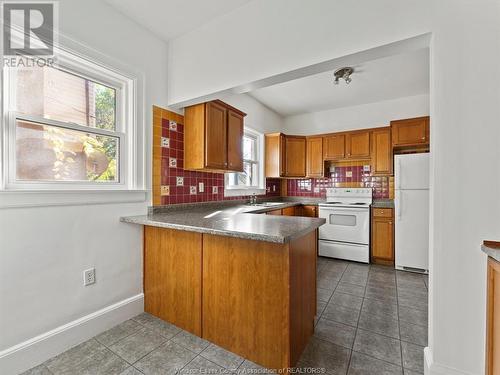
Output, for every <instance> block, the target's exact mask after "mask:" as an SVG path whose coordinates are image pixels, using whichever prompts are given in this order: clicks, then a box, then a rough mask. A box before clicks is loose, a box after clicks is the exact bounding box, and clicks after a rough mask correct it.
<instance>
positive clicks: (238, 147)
mask: <svg viewBox="0 0 500 375" xmlns="http://www.w3.org/2000/svg"><path fill="white" fill-rule="evenodd" d="M242 147H243V116H242V115H240V114H239V113H236V112H234V111H231V110H229V111H228V114H227V164H228V165H227V169H228V170H231V171H239V172H242V171H243V150H242Z"/></svg>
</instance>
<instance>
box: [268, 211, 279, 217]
mask: <svg viewBox="0 0 500 375" xmlns="http://www.w3.org/2000/svg"><path fill="white" fill-rule="evenodd" d="M266 215H277V216H281V210H273V211H267V212H266Z"/></svg>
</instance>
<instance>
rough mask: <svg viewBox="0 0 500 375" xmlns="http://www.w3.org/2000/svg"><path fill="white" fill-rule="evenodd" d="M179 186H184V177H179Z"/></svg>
mask: <svg viewBox="0 0 500 375" xmlns="http://www.w3.org/2000/svg"><path fill="white" fill-rule="evenodd" d="M176 182H177V186H184V177H177V180H176Z"/></svg>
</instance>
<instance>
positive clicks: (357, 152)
mask: <svg viewBox="0 0 500 375" xmlns="http://www.w3.org/2000/svg"><path fill="white" fill-rule="evenodd" d="M346 157H347V159H369V158H370V132H369V131H354V132H349V133H347V134H346Z"/></svg>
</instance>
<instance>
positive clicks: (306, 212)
mask: <svg viewBox="0 0 500 375" xmlns="http://www.w3.org/2000/svg"><path fill="white" fill-rule="evenodd" d="M317 210H318V208H317V207H316V206H302V209H301V213H300V216H306V217H317V216H318V215H317V212H318V211H317Z"/></svg>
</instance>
